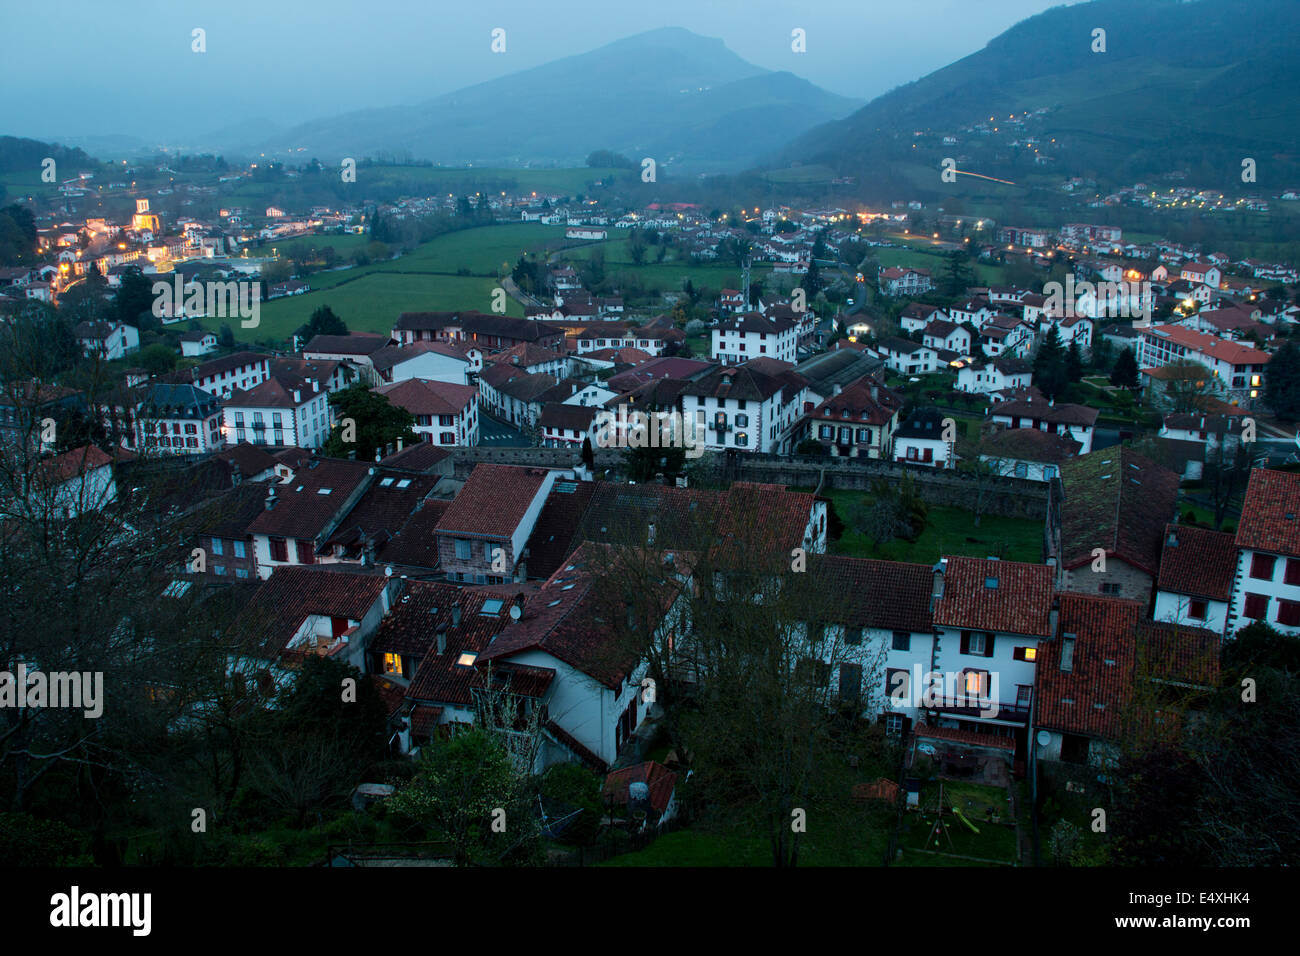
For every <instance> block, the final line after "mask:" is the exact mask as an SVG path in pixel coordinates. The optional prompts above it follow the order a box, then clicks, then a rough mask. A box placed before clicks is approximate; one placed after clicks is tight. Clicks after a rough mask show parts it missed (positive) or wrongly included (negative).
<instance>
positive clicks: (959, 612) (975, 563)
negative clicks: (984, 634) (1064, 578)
mask: <svg viewBox="0 0 1300 956" xmlns="http://www.w3.org/2000/svg"><path fill="white" fill-rule="evenodd" d="M946 561H947V571H946V572H945V573H944V581H943V597H941V598H939V600H938V601H936V602H935V606H934V624H935V627H950V628H978V629H980V630H985V631H1001V632H1005V633H1008V634H1026V635H1037V636H1040V637H1046V636H1047V635H1048V634H1050V633H1051V629H1050V626H1049V621H1048V617H1049V613H1050V611H1051V609H1052V569H1051V568H1049V567H1048V566H1047V565H1045V564H1023V563H1021V562H1019V561H996V560H988V559H983V558H963V557H953V558H947V559H946ZM990 582H995V585H994V586H989V585H990Z"/></svg>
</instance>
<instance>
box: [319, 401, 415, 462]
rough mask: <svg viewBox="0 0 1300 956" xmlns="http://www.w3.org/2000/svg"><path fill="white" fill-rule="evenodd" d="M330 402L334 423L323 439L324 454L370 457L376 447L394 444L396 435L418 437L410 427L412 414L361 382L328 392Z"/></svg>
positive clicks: (406, 439) (407, 439) (408, 439)
mask: <svg viewBox="0 0 1300 956" xmlns="http://www.w3.org/2000/svg"><path fill="white" fill-rule="evenodd" d="M330 404H331V405H333V406H334V409H335V422H336V424H335V426H334V428H333V430H331V431H330V437H329V440H328V441H327V442H326V443H325V449H324V453H325V454H326V455H330V456H333V457H335V458H348V457H355V458H356V460H357V461H370V460H372V459H373V458H374V456H375V451H376V450H377V449H380V448H385V447H387V446H388V445H392V444H395V443H396V442H397V440H398V439H399V438H400V439H401V440H402V441H404V442H405V443H407V444H415V443H417V442H419V440H420V436H419V435H417V434H416V433H415V429H414V428H413V427H412V426H414V424H415V416H414V415H412V414H411V413H410V412H408V411H407V410H406V409H404V408H399V407H398V406H396V405H393V404H392V403H391V402H389V401H388V399H387V398H385V397H384V396H383V395H380V394H379V393H378V392H372V391H371V390H370V389H369V387H367V386H366V385H365V384H363V383H361V382H357V383H356V384H354V385H350V386H348V387H347V388H345V389H343V390H342V391H338V392H335V393H334V394H332V395H331V396H330ZM353 430H355V435H354V434H353ZM349 438H352V440H351V441H349V440H348V439H349Z"/></svg>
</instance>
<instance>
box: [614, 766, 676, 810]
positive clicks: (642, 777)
mask: <svg viewBox="0 0 1300 956" xmlns="http://www.w3.org/2000/svg"><path fill="white" fill-rule="evenodd" d="M632 783H644V784H648V785H649V789H650V806H652V807H654V808H655V809H656V810H658V811H659V812H660V813H663V812H664V811H665V810H667V809H668V801H669V800H671V799H672V796H673V790H674V789H675V788H676V786H677V774H675V773H673V771H671V770H669V769H668V768H667V767H665V766H664V765H663V764H661V763H659V762H658V761H655V760H647V761H646V762H645V763H639V764H634V765H633V766H631V767H624V768H623V769H622V770H615V771H614V772H613V773H611V774H609V775H608V776H606V777H605V785H604V787H603V788H602V789H601V796H602V797H604V799H605V800H610V799H611V798H612V799H613V801H614V802H615V803H617V804H619V805H620V806H626V804H627V802H628V785H629V784H632Z"/></svg>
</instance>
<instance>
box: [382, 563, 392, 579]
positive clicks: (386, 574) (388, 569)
mask: <svg viewBox="0 0 1300 956" xmlns="http://www.w3.org/2000/svg"><path fill="white" fill-rule="evenodd" d="M392 576H393V566H392V565H391V564H390V565H388V566H387V567H385V568H384V577H386V578H391V577H392Z"/></svg>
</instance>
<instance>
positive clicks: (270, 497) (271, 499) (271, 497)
mask: <svg viewBox="0 0 1300 956" xmlns="http://www.w3.org/2000/svg"><path fill="white" fill-rule="evenodd" d="M274 507H275V485H272V486H271V487H270V489H269V490H268V491H267V493H266V510H267V511H270V510H271V509H272V508H274Z"/></svg>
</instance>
